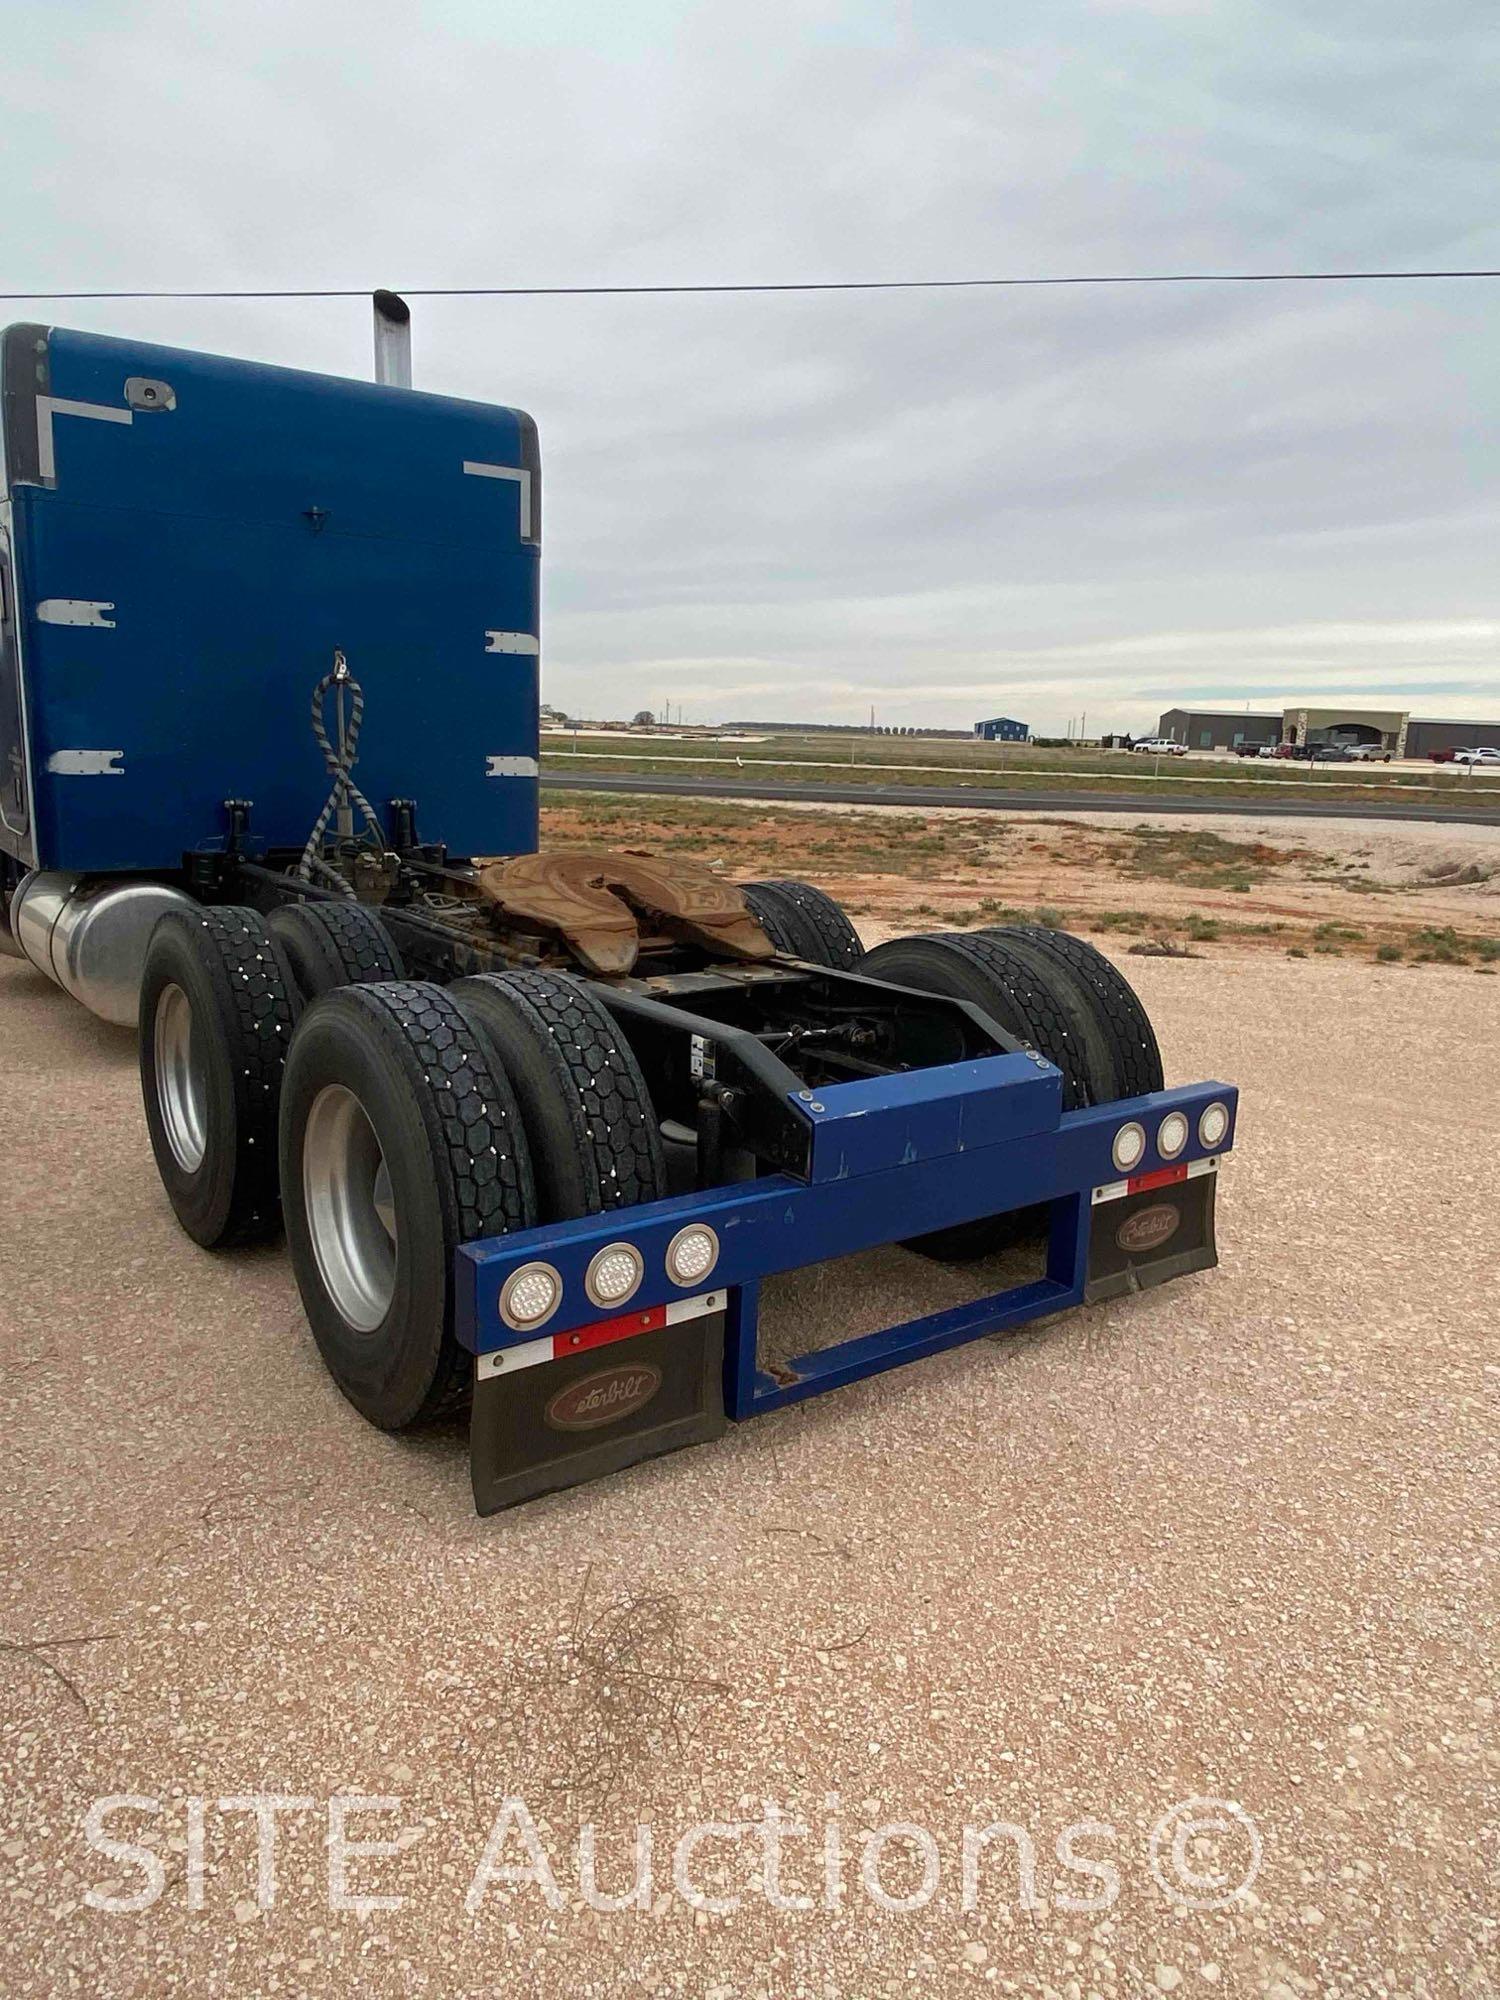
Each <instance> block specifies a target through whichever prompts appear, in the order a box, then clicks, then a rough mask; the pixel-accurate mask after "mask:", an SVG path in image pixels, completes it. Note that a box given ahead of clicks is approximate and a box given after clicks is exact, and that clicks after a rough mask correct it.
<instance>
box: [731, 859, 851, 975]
mask: <svg viewBox="0 0 1500 2000" xmlns="http://www.w3.org/2000/svg"><path fill="white" fill-rule="evenodd" d="M740 887H741V888H742V889H743V890H744V892H745V901H746V903H747V904H748V906H749V909H750V914H751V915H752V916H753V917H754V918H756V920H757V921H758V922H759V924H760V927H761V929H762V930H763V931H764V932H765V934H766V936H767V937H768V938H769V939H770V940H771V942H772V944H774V945H775V947H776V949H777V950H778V951H780V952H785V953H786V955H787V957H788V958H803V959H807V960H808V961H809V962H810V963H811V964H813V965H826V966H828V967H830V968H831V969H832V970H833V971H835V972H848V971H850V970H851V969H852V967H853V966H854V964H855V961H856V960H857V959H858V957H859V955H860V953H861V952H862V951H863V950H864V946H863V945H862V944H861V943H860V941H859V932H858V931H857V930H856V929H855V928H854V926H853V924H852V923H851V922H850V921H849V918H848V915H847V913H846V912H845V910H844V906H843V905H842V903H838V902H835V901H834V899H833V897H832V896H830V895H829V894H828V893H827V891H826V890H823V889H817V888H814V886H813V884H812V883H811V882H793V881H774V882H742V883H741V884H740Z"/></svg>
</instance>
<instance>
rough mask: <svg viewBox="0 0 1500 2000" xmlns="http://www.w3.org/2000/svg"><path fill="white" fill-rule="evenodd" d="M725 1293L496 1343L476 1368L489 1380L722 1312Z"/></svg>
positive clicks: (481, 1356) (480, 1358)
mask: <svg viewBox="0 0 1500 2000" xmlns="http://www.w3.org/2000/svg"><path fill="white" fill-rule="evenodd" d="M726 1297H727V1295H726V1294H725V1293H724V1292H700V1293H699V1294H698V1296H697V1297H696V1298H693V1299H674V1300H673V1301H672V1303H671V1304H670V1305H666V1306H644V1307H642V1309H641V1310H640V1311H639V1312H629V1313H621V1314H619V1315H618V1316H617V1317H616V1318H614V1319H596V1320H594V1321H593V1323H592V1324H591V1325H589V1326H574V1327H570V1328H569V1329H568V1331H567V1332H566V1333H553V1334H543V1336H542V1337H541V1339H540V1340H523V1341H518V1342H517V1343H516V1344H515V1345H514V1346H513V1347H497V1348H496V1349H495V1351H494V1352H493V1353H492V1354H481V1355H480V1356H479V1357H478V1359H477V1361H476V1364H475V1366H476V1371H477V1373H478V1376H479V1379H480V1381H481V1382H486V1381H488V1380H489V1379H490V1378H491V1376H494V1375H514V1374H515V1372H516V1370H517V1369H519V1368H535V1367H536V1366H537V1365H538V1363H540V1362H543V1361H560V1360H561V1359H562V1357H563V1356H564V1355H565V1354H583V1353H586V1352H587V1350H588V1349H589V1348H591V1347H608V1346H609V1345H610V1344H611V1342H613V1341H616V1340H629V1339H631V1338H632V1337H633V1336H634V1335H635V1334H638V1333H656V1332H658V1331H659V1330H660V1329H661V1328H662V1327H664V1326H676V1325H677V1324H678V1323H679V1321H681V1320H685V1319H700V1318H701V1317H702V1316H703V1314H704V1313H713V1312H722V1311H723V1310H724V1306H725V1302H726Z"/></svg>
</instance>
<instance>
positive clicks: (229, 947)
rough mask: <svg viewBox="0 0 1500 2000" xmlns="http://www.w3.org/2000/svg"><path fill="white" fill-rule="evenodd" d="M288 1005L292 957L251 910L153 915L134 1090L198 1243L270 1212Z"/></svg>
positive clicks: (252, 1224) (168, 1185)
mask: <svg viewBox="0 0 1500 2000" xmlns="http://www.w3.org/2000/svg"><path fill="white" fill-rule="evenodd" d="M294 1009H295V996H294V992H293V987H292V977H291V971H290V968H289V967H288V966H287V964H286V962H285V960H284V959H283V958H282V956H281V953H280V951H279V949H278V947H277V946H276V944H275V942H274V940H273V939H272V937H271V934H270V932H269V931H268V930H267V929H266V926H265V924H264V923H263V922H262V921H261V918H260V917H259V916H258V915H257V913H256V912H255V911H254V910H246V909H235V908H224V909H202V910H193V911H187V910H171V911H168V912H167V914H166V915H165V916H163V917H161V918H160V919H159V920H158V922H157V924H156V927H155V929H154V930H153V931H152V933H151V942H150V944H149V945H148V946H147V948H146V959H145V964H144V967H143V968H142V976H141V999H140V1015H139V1025H140V1067H141V1095H142V1097H143V1099H144V1102H145V1108H146V1126H147V1129H148V1131H149V1132H150V1135H151V1150H152V1152H153V1153H154V1154H155V1156H156V1167H157V1172H158V1173H159V1174H160V1175H161V1180H162V1186H163V1187H164V1188H165V1189H166V1191H167V1199H168V1200H169V1201H170V1202H171V1204H172V1208H173V1211H174V1212H175V1214H176V1216H177V1220H178V1221H179V1222H180V1223H181V1224H182V1226H183V1228H184V1229H185V1230H186V1231H187V1233H188V1235H189V1236H191V1237H192V1238H193V1240H194V1242H195V1243H201V1244H202V1245H203V1247H204V1248H205V1249H206V1250H215V1249H220V1248H223V1247H226V1246H227V1245H229V1244H232V1243H248V1242H253V1241H255V1240H256V1239H258V1238H260V1237H264V1236H269V1235H271V1234H273V1233H274V1231H275V1230H276V1228H277V1225H278V1224H279V1222H280V1219H281V1211H280V1203H279V1201H278V1197H277V1181H276V1113H277V1104H278V1100H279V1097H280V1092H281V1081H282V1072H283V1067H284V1064H285V1062H286V1054H287V1048H288V1046H289V1044H290V1042H291V1036H292V1022H293V1016H294Z"/></svg>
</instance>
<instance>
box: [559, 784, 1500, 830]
mask: <svg viewBox="0 0 1500 2000" xmlns="http://www.w3.org/2000/svg"><path fill="white" fill-rule="evenodd" d="M542 783H543V784H544V785H546V786H548V787H549V788H552V789H555V790H557V791H564V792H652V793H666V794H668V795H669V796H676V795H678V794H681V795H683V796H685V797H689V798H708V799H771V800H776V799H786V800H787V801H789V802H790V803H794V804H802V805H819V806H962V807H964V808H965V809H967V810H969V811H973V812H1049V813H1056V812H1120V813H1138V814H1141V815H1143V816H1144V815H1146V814H1148V813H1237V814H1241V815H1243V814H1246V813H1250V814H1254V815H1256V816H1260V815H1264V816H1265V817H1267V818H1273V819H1382V820H1401V819H1408V820H1411V819H1415V820H1429V821H1435V822H1437V823H1438V824H1439V825H1443V826H1493V825H1494V824H1495V823H1496V820H1497V818H1500V814H1497V813H1495V812H1494V811H1489V812H1485V811H1483V810H1482V809H1481V808H1479V807H1477V806H1471V807H1467V808H1465V807H1461V806H1446V805H1444V806H1424V805H1405V804H1402V805H1392V804H1389V803H1387V802H1386V801H1385V800H1381V801H1380V802H1379V803H1378V804H1377V803H1376V802H1375V801H1374V800H1372V801H1371V802H1370V804H1369V805H1362V804H1360V805H1351V804H1349V803H1348V802H1347V801H1340V800H1333V799H1330V800H1328V801H1327V802H1326V803H1324V802H1322V801H1320V800H1316V799H1306V798H1299V799H1297V800H1295V801H1293V800H1290V799H1260V798H1252V797H1248V796H1247V795H1246V794H1245V793H1243V792H1241V793H1238V794H1236V795H1235V796H1234V797H1232V798H1224V799H1196V798H1183V797H1181V796H1180V795H1174V794H1171V793H1163V794H1161V795H1160V796H1157V795H1155V794H1153V795H1151V796H1149V797H1142V796H1140V795H1137V796H1135V797H1133V798H1127V797H1125V796H1123V795H1122V794H1121V793H1119V792H1078V791H1074V790H1072V789H1071V788H1069V789H1067V790H1063V791H1055V792H1044V791H1018V792H1017V791H1012V792H1006V791H993V790H990V789H989V788H988V787H981V786H979V785H775V784H769V785H768V784H766V783H765V782H764V781H763V780H760V779H757V778H755V777H753V776H752V775H751V774H750V772H748V771H747V772H746V774H745V776H744V777H743V778H627V777H620V778H616V777H613V776H610V775H608V774H604V773H595V772H592V771H570V772H553V771H544V772H543V774H542Z"/></svg>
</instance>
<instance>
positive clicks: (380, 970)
mask: <svg viewBox="0 0 1500 2000" xmlns="http://www.w3.org/2000/svg"><path fill="white" fill-rule="evenodd" d="M267 924H268V927H269V929H270V932H271V935H272V936H273V937H274V938H275V939H276V941H277V943H278V944H279V945H280V946H281V948H282V950H283V952H284V953H285V954H286V957H287V961H288V963H289V964H290V966H291V968H292V972H293V974H294V976H295V978H296V981H297V988H298V991H299V992H300V994H301V996H302V998H303V999H304V1000H316V999H317V998H318V996H319V994H321V993H331V992H332V991H333V989H334V987H336V986H365V985H369V984H370V983H372V982H373V981H375V980H378V979H404V978H405V977H406V967H405V966H404V965H403V964H402V963H401V954H400V952H399V951H398V950H397V949H396V944H395V940H394V939H393V938H392V936H391V934H390V932H389V931H388V930H387V929H386V927H385V925H384V924H383V923H382V922H381V921H380V919H379V917H377V916H376V915H375V913H374V911H373V910H367V909H366V908H365V906H364V905H363V903H346V902H342V901H341V902H336V903H286V904H283V905H282V907H281V908H280V909H277V910H273V911H272V912H271V915H270V917H269V918H268V919H267Z"/></svg>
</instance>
